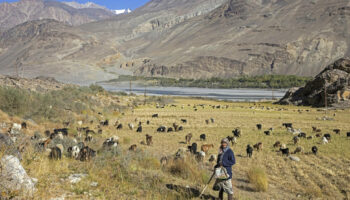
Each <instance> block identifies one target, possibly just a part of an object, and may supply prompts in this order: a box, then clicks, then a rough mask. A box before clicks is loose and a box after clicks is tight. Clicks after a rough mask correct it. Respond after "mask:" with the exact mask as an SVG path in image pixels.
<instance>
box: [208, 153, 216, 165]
mask: <svg viewBox="0 0 350 200" xmlns="http://www.w3.org/2000/svg"><path fill="white" fill-rule="evenodd" d="M216 159H217V157H216V155H215V154H212V155H210V157H209V162H210V163H214V162H215V161H216Z"/></svg>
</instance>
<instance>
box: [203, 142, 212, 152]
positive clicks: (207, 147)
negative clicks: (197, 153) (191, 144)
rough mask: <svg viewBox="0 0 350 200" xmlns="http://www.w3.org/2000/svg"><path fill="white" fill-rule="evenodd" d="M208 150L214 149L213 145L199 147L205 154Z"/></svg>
mask: <svg viewBox="0 0 350 200" xmlns="http://www.w3.org/2000/svg"><path fill="white" fill-rule="evenodd" d="M210 148H214V145H213V144H203V145H202V146H201V150H202V151H203V152H205V153H208V151H209V149H210Z"/></svg>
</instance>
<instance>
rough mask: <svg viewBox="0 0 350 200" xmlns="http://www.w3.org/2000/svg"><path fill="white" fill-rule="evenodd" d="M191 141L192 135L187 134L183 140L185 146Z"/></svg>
mask: <svg viewBox="0 0 350 200" xmlns="http://www.w3.org/2000/svg"><path fill="white" fill-rule="evenodd" d="M191 139H192V133H189V134H187V135H186V136H185V140H186V143H187V144H190V143H191Z"/></svg>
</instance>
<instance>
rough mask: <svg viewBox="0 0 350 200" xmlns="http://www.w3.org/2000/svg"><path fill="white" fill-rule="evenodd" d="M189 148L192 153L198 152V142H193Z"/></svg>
mask: <svg viewBox="0 0 350 200" xmlns="http://www.w3.org/2000/svg"><path fill="white" fill-rule="evenodd" d="M188 149H189V150H190V152H191V153H192V154H196V153H197V143H192V145H191V146H188Z"/></svg>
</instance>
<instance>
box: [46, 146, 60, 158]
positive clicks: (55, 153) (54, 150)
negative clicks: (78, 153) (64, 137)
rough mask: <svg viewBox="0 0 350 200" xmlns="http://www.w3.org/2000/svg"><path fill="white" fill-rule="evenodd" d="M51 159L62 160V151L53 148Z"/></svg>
mask: <svg viewBox="0 0 350 200" xmlns="http://www.w3.org/2000/svg"><path fill="white" fill-rule="evenodd" d="M49 157H50V159H52V160H61V159H62V151H61V149H60V148H58V147H57V146H56V147H53V148H51V152H50V156H49Z"/></svg>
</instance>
